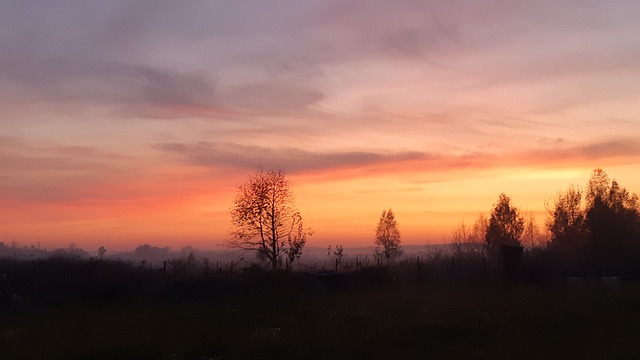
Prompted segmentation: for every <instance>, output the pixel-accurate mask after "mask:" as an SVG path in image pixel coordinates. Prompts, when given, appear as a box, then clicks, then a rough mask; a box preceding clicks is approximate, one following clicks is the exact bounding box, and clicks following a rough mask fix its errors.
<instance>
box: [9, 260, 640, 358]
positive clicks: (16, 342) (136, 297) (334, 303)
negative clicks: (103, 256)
mask: <svg viewBox="0 0 640 360" xmlns="http://www.w3.org/2000/svg"><path fill="white" fill-rule="evenodd" d="M2 265H3V268H2V269H0V270H2V271H7V270H10V272H9V273H8V278H7V279H4V280H3V281H4V283H3V303H2V308H1V309H2V312H1V313H0V315H1V317H0V319H1V320H0V349H2V351H1V353H0V358H6V359H56V358H57V359H123V358H124V359H239V358H252V359H287V358H291V359H333V358H337V359H340V358H351V359H354V358H357V359H364V358H369V359H371V358H380V359H382V358H409V359H411V358H415V359H425V358H450V359H458V358H459V359H466V358H478V359H495V358H519V359H522V358H525V359H540V358H563V359H589V358H593V359H601V358H612V359H613V358H615V359H638V358H640V341H638V339H640V284H639V283H636V282H623V281H620V280H617V279H608V280H602V279H573V280H562V281H553V282H544V283H541V282H518V283H514V282H504V281H473V282H468V281H465V282H453V283H450V282H443V281H439V282H438V281H420V280H417V279H415V278H411V277H409V276H406V274H402V273H398V274H395V273H394V272H393V271H390V270H384V269H363V270H360V271H356V272H352V273H348V274H331V273H320V274H309V273H292V272H278V273H269V272H262V271H246V272H245V273H243V274H240V273H237V274H231V273H226V272H223V273H212V274H208V275H206V276H199V277H188V276H187V277H184V278H181V277H171V276H168V275H167V274H162V273H160V272H158V271H156V272H153V271H144V270H140V269H135V268H131V267H128V266H124V265H117V264H99V265H98V266H97V267H96V265H95V264H89V263H87V262H80V263H58V264H51V263H39V264H34V263H32V264H30V265H20V263H3V264H2ZM96 268H97V270H96ZM45 270H46V271H45ZM8 289H18V290H19V291H18V292H16V293H13V294H11V295H10V294H9V292H10V291H9V290H8ZM18 293H19V294H20V295H18Z"/></svg>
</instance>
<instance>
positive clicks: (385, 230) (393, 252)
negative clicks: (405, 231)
mask: <svg viewBox="0 0 640 360" xmlns="http://www.w3.org/2000/svg"><path fill="white" fill-rule="evenodd" d="M375 243H376V256H379V257H380V258H382V259H384V260H386V261H387V262H388V261H389V260H391V259H394V258H396V257H398V256H400V255H401V254H402V248H401V247H400V230H399V229H398V223H397V221H396V216H395V214H394V213H393V211H392V210H391V209H389V210H383V211H382V215H380V221H379V222H378V226H377V227H376V241H375Z"/></svg>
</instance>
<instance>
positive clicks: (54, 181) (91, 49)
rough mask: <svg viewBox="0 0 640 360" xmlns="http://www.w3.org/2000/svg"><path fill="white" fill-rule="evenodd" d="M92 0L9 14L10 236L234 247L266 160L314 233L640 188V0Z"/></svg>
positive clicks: (3, 158)
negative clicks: (598, 183) (595, 175)
mask: <svg viewBox="0 0 640 360" xmlns="http://www.w3.org/2000/svg"><path fill="white" fill-rule="evenodd" d="M151 4H153V5H151ZM76 5H77V4H75V5H74V4H71V3H69V4H67V3H65V2H56V3H49V2H43V3H39V4H37V3H36V2H11V3H5V4H2V5H0V34H2V35H0V113H1V114H3V115H2V117H1V118H0V242H4V243H11V242H13V241H15V242H17V243H18V244H19V245H31V244H40V246H42V247H47V248H54V247H65V246H67V245H69V244H70V243H75V244H76V245H77V246H79V247H82V248H85V249H87V250H92V249H94V248H97V247H98V246H101V245H102V246H105V247H106V248H107V249H108V250H128V249H133V248H134V247H136V246H137V245H139V244H142V243H150V244H153V245H156V246H170V247H172V248H181V247H182V246H185V245H192V246H194V247H197V248H200V249H218V248H219V245H221V244H224V243H225V242H226V241H227V240H228V236H229V235H228V234H229V231H230V230H231V227H230V226H231V224H230V215H229V209H230V208H231V206H232V205H233V198H234V195H235V190H236V187H237V186H238V185H239V184H241V183H242V182H244V181H245V180H246V179H247V178H248V176H249V175H250V174H251V173H252V172H253V171H255V169H256V168H257V167H258V166H262V167H263V168H267V169H269V168H282V169H283V170H284V171H285V172H286V173H287V176H288V178H289V179H290V182H291V188H292V190H293V193H294V195H295V197H296V204H297V207H298V208H299V210H300V211H301V213H302V215H303V218H304V222H305V225H306V226H308V227H310V228H311V229H312V230H313V232H314V234H313V236H312V237H311V238H310V239H309V240H308V245H309V246H327V245H336V244H343V245H345V246H368V245H373V233H374V229H375V226H376V224H377V221H378V218H379V216H380V214H381V212H382V210H383V209H387V208H391V209H393V210H394V212H395V213H396V218H397V221H398V224H399V227H400V231H401V234H402V238H401V239H402V242H403V243H405V244H429V243H443V242H446V241H447V237H448V236H449V235H450V233H451V230H452V228H453V227H454V226H456V225H457V224H459V223H460V222H462V221H464V222H465V223H468V224H471V223H472V222H473V221H474V219H475V218H476V216H477V215H478V213H484V214H488V213H489V211H490V209H491V206H492V204H494V203H495V201H496V199H497V198H498V195H499V194H500V193H501V192H504V193H506V194H507V195H509V196H510V197H511V199H512V201H513V203H514V204H515V205H516V206H517V207H519V208H520V209H521V210H522V211H526V212H533V213H534V215H535V216H536V219H537V222H538V225H539V226H540V227H542V226H543V224H544V217H545V201H548V200H549V199H550V198H552V197H553V196H554V194H555V193H556V192H557V191H561V190H564V189H566V188H567V187H568V186H569V185H570V184H575V185H579V186H582V187H584V186H585V185H586V183H587V180H588V178H589V176H590V174H591V171H592V170H593V169H595V168H598V167H599V168H602V169H604V170H605V171H606V172H607V173H608V174H609V176H610V177H611V178H613V179H616V180H618V182H619V183H620V184H621V185H622V186H624V187H626V188H627V189H628V190H630V191H631V192H638V191H640V119H639V118H638V114H640V37H638V36H637V34H639V33H640V23H638V21H637V18H636V17H637V16H636V14H638V11H640V3H638V2H634V1H613V2H606V3H604V2H582V1H568V2H557V1H539V2H519V1H515V2H511V1H510V2H505V1H499V0H489V1H482V2H477V1H452V2H442V1H432V2H431V1H424V2H413V1H398V2H387V1H377V0H373V1H353V2H343V1H317V2H316V1H305V2H298V1H283V2H277V3H276V4H271V5H269V6H268V7H267V6H266V5H265V4H263V3H262V2H238V3H236V2H203V3H197V2H194V3H190V4H188V5H186V6H185V5H183V4H179V3H172V2H166V3H156V2H153V3H147V2H145V1H140V2H133V3H132V2H127V1H122V2H121V1H109V2H95V3H90V2H89V3H86V4H85V6H82V7H78V6H76Z"/></svg>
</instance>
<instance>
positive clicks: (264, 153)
mask: <svg viewBox="0 0 640 360" xmlns="http://www.w3.org/2000/svg"><path fill="white" fill-rule="evenodd" d="M154 148H155V149H158V150H161V151H164V152H169V153H174V154H178V155H180V157H181V158H182V160H184V161H186V162H187V163H189V164H193V165H199V166H208V167H216V166H231V167H240V168H246V169H255V168H257V167H259V166H262V167H265V168H282V169H284V170H286V171H288V172H291V173H296V172H305V171H316V170H331V169H339V168H353V167H362V166H370V165H376V164H384V163H391V162H396V161H406V160H415V159H424V158H426V157H428V155H427V154H423V153H418V152H399V153H382V152H381V153H376V152H366V151H346V152H324V153H323V152H313V151H307V150H303V149H299V148H266V147H260V146H247V145H241V144H217V143H210V142H197V143H190V144H184V143H161V144H156V145H154Z"/></svg>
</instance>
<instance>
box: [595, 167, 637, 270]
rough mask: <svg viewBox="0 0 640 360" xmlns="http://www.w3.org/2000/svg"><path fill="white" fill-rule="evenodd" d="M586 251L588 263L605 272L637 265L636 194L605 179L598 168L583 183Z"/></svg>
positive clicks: (604, 175) (607, 178) (606, 177)
mask: <svg viewBox="0 0 640 360" xmlns="http://www.w3.org/2000/svg"><path fill="white" fill-rule="evenodd" d="M586 227H587V230H588V237H587V251H588V253H589V257H590V258H591V261H592V265H594V266H596V268H597V270H600V271H602V272H606V273H618V274H619V273H621V272H624V267H627V268H628V267H629V266H632V267H634V266H637V264H636V263H637V256H638V255H640V212H639V208H638V196H637V195H636V194H630V193H629V192H628V191H627V190H626V189H625V188H623V187H621V186H620V185H619V184H618V182H617V181H615V180H612V181H611V182H609V177H608V176H607V174H606V173H605V172H604V171H603V170H602V169H596V170H594V171H593V173H592V175H591V179H590V180H589V184H588V187H587V209H586Z"/></svg>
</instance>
